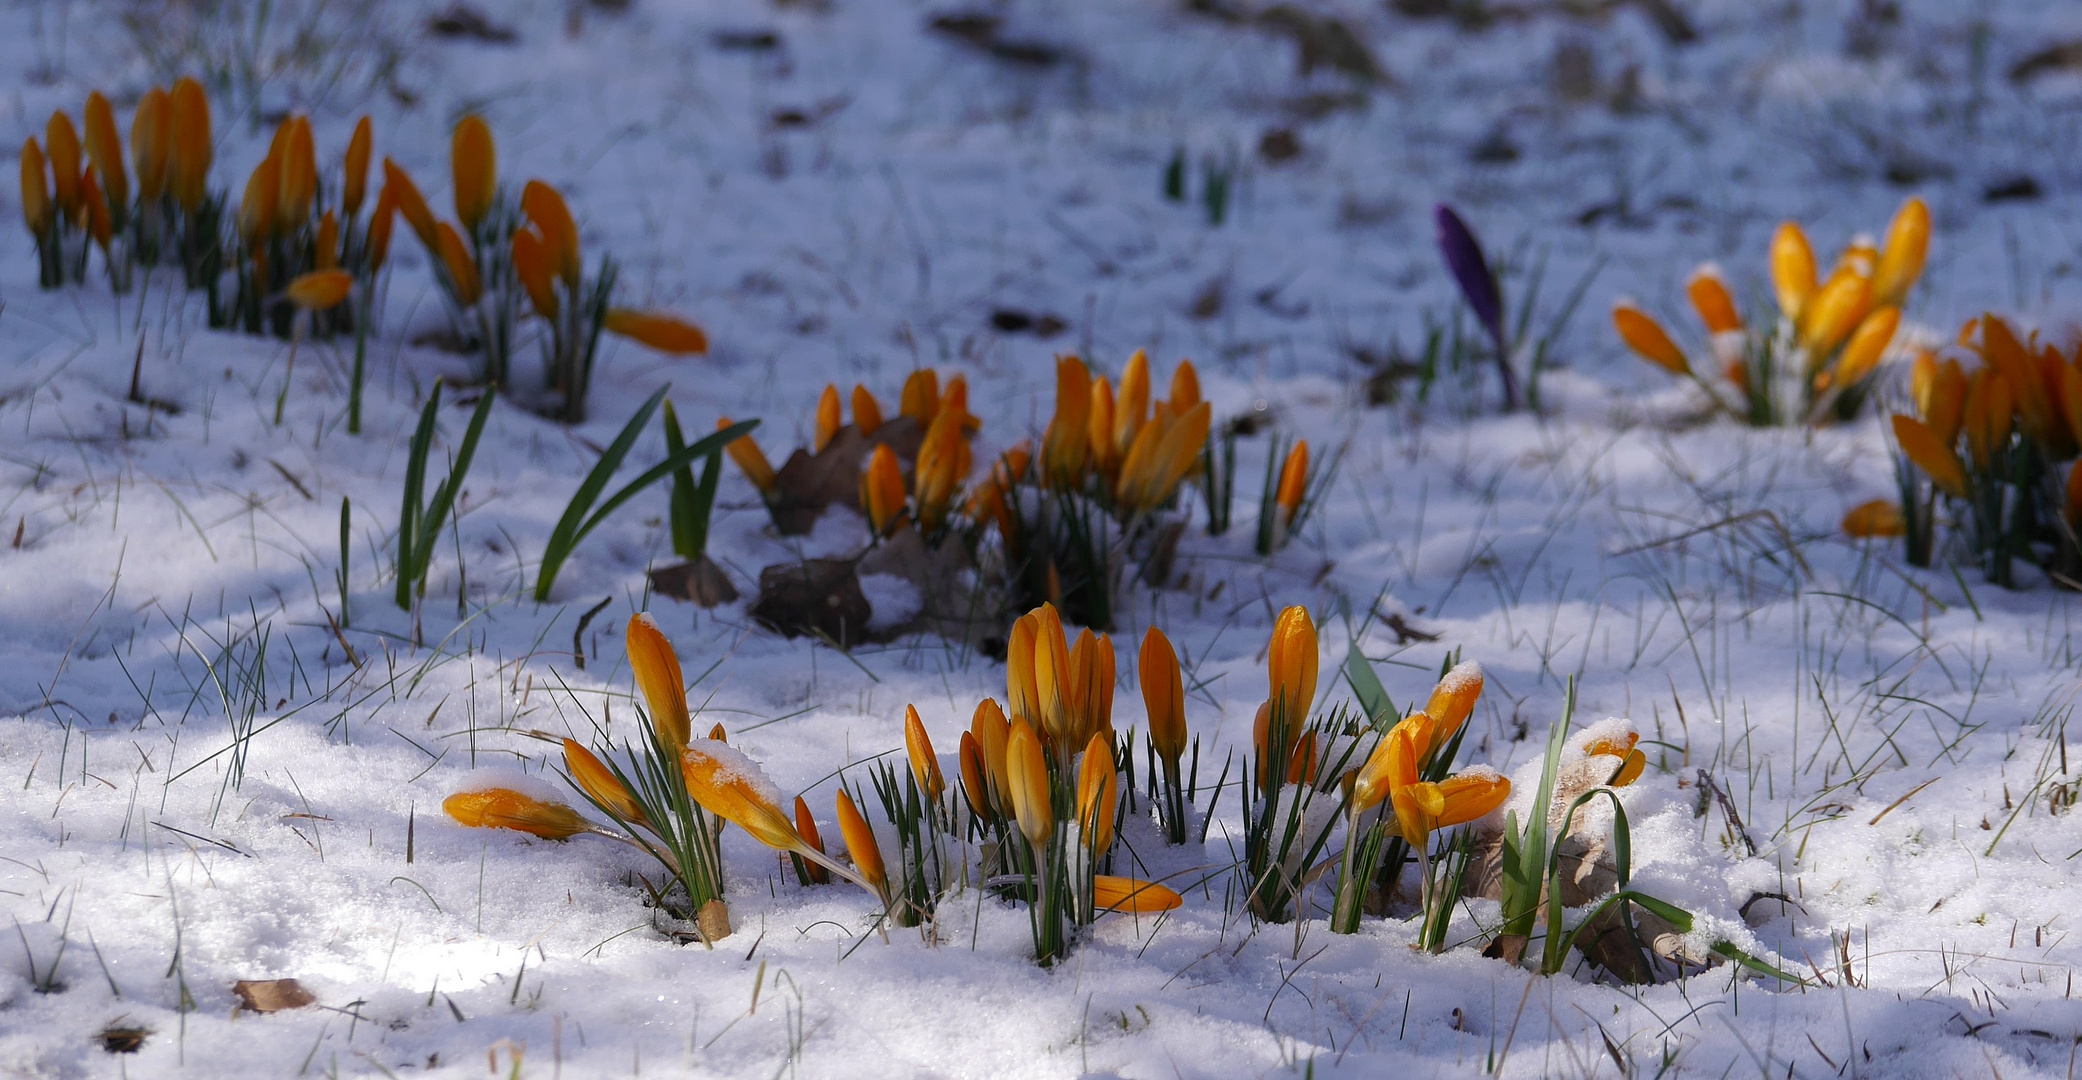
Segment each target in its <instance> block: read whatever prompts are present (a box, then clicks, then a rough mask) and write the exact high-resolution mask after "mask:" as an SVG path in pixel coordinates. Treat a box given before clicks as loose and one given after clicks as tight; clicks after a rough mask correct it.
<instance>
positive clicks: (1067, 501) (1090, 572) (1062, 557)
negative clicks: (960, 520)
mask: <svg viewBox="0 0 2082 1080" xmlns="http://www.w3.org/2000/svg"><path fill="white" fill-rule="evenodd" d="M1211 416H1212V410H1211V406H1209V404H1208V403H1207V402H1206V401H1203V400H1201V397H1200V379H1199V376H1198V374H1197V373H1196V372H1195V371H1194V369H1193V366H1192V362H1191V361H1185V360H1182V361H1180V362H1179V365H1178V367H1177V368H1175V369H1174V370H1173V372H1172V377H1171V381H1170V396H1169V397H1168V398H1164V399H1153V398H1152V396H1151V374H1150V370H1149V357H1148V355H1147V354H1146V353H1144V352H1142V351H1140V350H1138V351H1136V353H1135V354H1134V355H1133V356H1131V357H1129V358H1128V362H1127V364H1126V366H1125V367H1124V368H1123V369H1122V373H1121V378H1120V384H1119V387H1118V391H1116V388H1115V386H1114V383H1113V381H1112V380H1111V379H1109V378H1107V377H1105V376H1099V377H1094V376H1093V375H1092V372H1091V369H1090V368H1089V367H1087V366H1086V365H1085V363H1084V361H1083V360H1081V359H1079V358H1077V357H1074V356H1065V357H1059V358H1058V359H1057V360H1056V402H1055V413H1054V415H1053V416H1052V417H1051V418H1050V420H1049V423H1048V427H1047V430H1046V432H1045V433H1044V434H1043V436H1042V439H1041V444H1040V450H1039V452H1038V454H1036V455H1033V456H1032V457H1029V455H1028V454H1027V453H1025V452H1024V451H1021V452H1020V453H1018V454H1016V455H1015V454H1007V455H1006V456H1005V457H1004V458H1003V459H1001V460H1000V462H999V465H998V467H997V468H995V469H994V470H993V473H992V477H991V482H990V483H989V484H988V485H986V486H985V487H984V488H983V490H981V491H979V493H978V502H979V504H980V505H979V507H978V509H979V512H980V513H982V514H983V515H984V516H986V517H987V518H988V519H989V520H990V521H991V522H992V523H993V524H995V525H996V527H997V531H998V534H999V536H1000V539H1001V540H1002V542H1003V546H1004V552H1005V558H1006V564H1007V568H1008V574H1007V576H1008V578H1009V579H1010V581H1011V582H1012V585H1013V592H1014V594H1015V595H1016V596H1018V597H1020V598H1021V603H1022V605H1031V604H1038V603H1040V602H1043V601H1047V602H1050V603H1053V604H1056V605H1058V606H1060V607H1063V608H1064V609H1065V610H1066V611H1068V612H1070V613H1071V614H1073V615H1074V616H1075V617H1076V618H1077V620H1078V621H1080V622H1083V623H1085V624H1087V625H1091V626H1100V627H1104V626H1108V625H1111V623H1112V622H1113V603H1114V591H1115V590H1116V589H1117V588H1118V587H1119V585H1120V583H1121V582H1122V581H1123V580H1124V579H1126V578H1127V577H1129V576H1130V575H1131V574H1132V575H1133V576H1136V577H1140V578H1141V579H1143V580H1144V581H1146V582H1148V583H1150V584H1152V585H1162V584H1164V583H1165V578H1166V577H1167V576H1168V573H1169V561H1170V553H1171V552H1172V550H1173V549H1174V547H1175V544H1176V532H1177V529H1178V528H1181V527H1182V523H1181V522H1177V521H1174V520H1172V518H1171V514H1172V511H1173V510H1174V508H1175V507H1176V505H1177V502H1178V498H1179V492H1180V488H1181V485H1183V484H1184V483H1185V481H1186V480H1187V478H1188V477H1189V476H1191V475H1193V474H1194V473H1195V472H1196V471H1197V470H1200V469H1202V468H1203V467H1204V461H1205V457H1206V451H1207V440H1208V428H1209V422H1210V417H1211Z"/></svg>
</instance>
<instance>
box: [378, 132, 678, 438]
mask: <svg viewBox="0 0 2082 1080" xmlns="http://www.w3.org/2000/svg"><path fill="white" fill-rule="evenodd" d="M449 162H450V171H451V174H452V182H453V185H454V188H455V214H456V222H457V224H450V223H449V222H446V221H441V220H438V219H437V218H436V217H435V216H434V212H433V209H432V207H430V206H429V205H428V203H427V201H426V198H425V196H423V195H421V194H420V191H419V188H418V186H417V185H416V184H414V183H413V181H412V178H411V176H410V175H409V174H408V173H406V172H405V170H404V169H403V168H402V167H400V166H399V165H398V164H397V163H396V162H394V161H391V160H390V159H389V158H385V159H384V161H383V174H384V186H385V189H386V191H390V190H395V192H396V196H395V203H396V205H397V208H398V212H399V213H400V214H401V215H402V216H403V217H404V218H405V221H406V224H408V225H410V226H411V228H412V231H413V232H414V233H415V234H416V235H418V237H419V240H420V243H421V244H422V245H424V246H425V247H426V250H427V254H428V256H429V257H430V258H431V259H432V260H433V263H434V268H435V270H434V277H435V281H436V282H437V283H438V284H439V285H440V287H441V291H442V293H443V295H444V296H446V297H447V299H448V303H449V311H450V314H451V315H452V317H453V319H454V324H455V329H456V333H457V335H458V337H459V338H460V339H461V340H463V341H464V342H466V343H468V344H469V345H470V346H471V347H472V348H474V349H475V350H477V351H478V352H479V353H481V354H482V355H483V357H484V361H485V375H486V378H487V379H489V380H490V381H491V382H493V383H495V384H497V385H498V386H499V387H500V388H501V389H509V390H510V389H511V388H512V387H513V382H512V358H513V353H514V351H515V350H516V349H517V348H518V347H519V345H520V337H519V334H520V330H521V328H522V320H523V318H524V317H525V316H526V315H528V314H533V315H534V316H535V317H536V318H538V319H540V320H541V321H542V323H543V324H544V325H543V328H542V332H541V334H540V340H541V345H542V357H543V376H544V383H545V388H546V389H547V390H548V391H549V392H550V393H551V395H552V398H553V400H552V402H551V403H550V405H549V406H548V408H547V410H546V411H548V412H550V413H551V414H553V415H555V416H556V417H558V418H559V419H562V420H564V421H566V422H569V423H578V422H580V421H583V420H584V419H585V413H586V402H587V399H588V397H589V396H590V394H591V390H592V380H593V367H594V362H595V358H596V356H597V354H598V351H599V345H600V334H601V333H602V331H606V332H610V333H614V334H617V335H620V336H622V337H626V338H628V339H630V340H632V341H635V342H638V343H639V344H642V345H645V346H648V347H650V348H653V349H657V350H658V351H660V352H665V353H671V354H696V353H703V352H707V351H708V337H707V335H706V334H705V333H704V332H703V331H702V330H701V328H700V327H698V326H695V325H694V324H692V323H689V322H687V321H685V320H683V319H681V318H679V317H677V316H674V315H671V314H667V313H664V312H656V311H641V310H635V309H629V308H621V307H617V306H615V305H614V286H615V277H616V270H615V263H614V260H613V259H612V258H611V257H609V256H606V255H602V256H601V258H600V262H599V264H598V267H597V268H596V269H595V271H594V272H593V274H592V275H591V276H590V277H588V276H587V275H586V273H585V265H584V259H583V256H582V253H581V251H580V249H579V236H578V225H577V222H576V220H575V219H574V218H573V217H572V216H571V210H570V208H569V206H567V205H566V204H565V202H564V197H563V196H562V195H560V194H558V192H557V190H556V189H555V188H553V187H551V186H550V185H549V184H547V183H545V182H543V181H541V180H529V181H528V182H527V183H526V184H524V185H523V186H522V188H521V192H520V196H519V198H518V199H515V198H513V197H512V196H511V195H509V194H508V192H509V189H507V188H504V187H502V186H501V185H500V183H499V171H498V150H497V147H496V145H495V143H494V142H493V139H492V133H491V127H490V126H489V125H488V124H486V123H485V121H484V119H483V118H482V117H480V116H477V115H474V114H472V115H469V116H465V117H463V119H462V120H461V121H459V122H458V123H457V124H456V127H455V131H454V133H453V135H452V136H451V138H450V141H449ZM458 225H460V228H458Z"/></svg>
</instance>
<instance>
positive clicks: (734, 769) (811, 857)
mask: <svg viewBox="0 0 2082 1080" xmlns="http://www.w3.org/2000/svg"><path fill="white" fill-rule="evenodd" d="M625 644H626V647H627V649H628V655H629V667H630V670H631V671H632V672H633V674H634V675H635V679H636V687H637V690H638V691H639V693H640V695H641V698H642V701H643V703H644V705H645V706H646V709H645V712H646V713H647V717H648V720H647V722H646V723H645V724H644V725H643V726H642V733H641V740H640V741H639V742H634V743H632V742H630V741H627V740H624V741H623V742H622V743H621V744H620V745H619V746H617V745H613V744H611V743H603V744H600V745H596V746H595V747H590V748H589V747H587V746H585V745H584V744H582V743H580V742H578V741H577V740H575V739H569V738H566V739H562V740H560V741H561V743H562V746H563V764H564V775H565V778H566V780H567V781H568V782H569V783H570V785H571V787H572V788H573V789H574V790H575V791H577V792H578V793H579V794H580V795H582V796H583V797H584V798H585V800H586V801H587V802H589V803H591V804H592V806H593V807H594V809H596V810H598V811H599V812H600V813H601V814H602V815H604V816H606V817H607V819H608V820H609V821H611V822H613V826H614V827H612V828H610V827H607V826H602V825H599V824H596V823H594V822H591V821H588V820H587V819H586V818H585V817H584V816H583V815H580V814H579V813H578V812H577V811H575V810H573V809H572V808H571V807H570V806H568V805H566V804H564V803H562V802H560V801H557V800H555V799H553V798H548V797H545V796H542V795H539V794H531V793H528V792H523V791H520V790H516V789H514V788H512V787H472V788H466V789H464V790H463V791H460V792H457V793H456V794H454V795H451V796H449V797H448V799H447V801H445V802H444V803H443V804H442V809H444V810H445V811H447V813H448V815H449V816H450V817H452V818H454V819H455V820H456V821H457V822H459V823H461V824H463V825H466V826H470V827H473V828H502V829H514V830H518V831H520V832H525V833H529V834H532V835H534V836H539V837H542V838H544V839H549V840H565V839H569V838H571V837H573V836H576V835H579V834H580V833H592V834H595V835H599V836H605V837H608V838H610V839H614V840H618V841H621V842H623V843H627V844H630V845H632V846H634V847H636V848H638V849H639V850H641V851H643V852H645V853H646V854H648V855H650V856H651V857H652V858H654V859H656V860H657V861H658V864H659V866H660V867H662V868H663V870H664V871H665V875H664V877H662V878H660V879H658V880H655V881H654V880H651V879H648V878H646V879H644V885H645V887H646V889H647V890H648V891H649V892H650V894H651V898H652V903H653V906H654V908H656V909H657V910H659V911H661V912H667V913H671V914H675V915H678V916H679V917H680V918H682V919H684V920H687V921H690V922H692V923H693V924H694V926H695V927H696V933H697V934H698V936H699V937H700V938H701V940H703V941H706V942H714V941H716V940H718V939H720V938H722V937H725V936H728V935H729V933H730V932H731V927H730V913H729V908H728V906H727V905H726V904H725V902H724V895H723V855H722V848H721V846H720V845H719V844H718V842H717V840H718V835H719V833H720V831H721V828H722V825H723V824H724V823H726V822H727V823H729V824H732V825H736V826H737V827H738V828H740V829H743V830H744V831H745V832H746V834H748V835H750V836H752V837H753V838H754V839H756V840H758V841H759V842H761V843H763V844H765V845H767V846H768V847H771V848H775V849H777V850H780V851H784V852H787V853H788V854H790V855H792V856H794V857H796V858H797V859H798V860H802V861H803V863H804V864H806V865H810V866H814V867H816V868H817V870H818V871H819V872H820V873H821V874H824V875H834V874H835V875H837V876H839V877H841V878H844V879H846V880H848V881H852V882H854V883H856V884H858V885H860V886H861V887H862V888H865V889H867V890H868V891H870V892H874V893H877V894H878V895H879V893H880V890H879V887H878V886H877V885H876V884H875V883H874V881H873V880H872V879H871V877H870V876H869V875H868V874H867V873H866V872H865V868H863V867H858V866H846V865H844V864H841V863H839V862H837V861H835V860H833V859H832V858H830V857H829V856H827V855H825V853H824V850H823V847H822V844H821V842H819V841H818V839H817V835H816V832H815V829H814V823H812V824H811V827H810V829H809V830H807V831H808V835H807V836H805V835H804V832H803V831H799V830H798V828H797V826H796V823H795V822H793V821H791V820H790V819H789V817H788V816H787V815H786V814H785V813H783V812H782V810H781V808H780V796H779V794H778V792H777V791H775V789H774V786H773V782H772V781H771V780H769V779H767V777H766V773H765V772H764V770H762V769H760V768H759V766H758V765H757V764H756V763H754V762H753V761H752V760H751V759H750V758H748V757H746V756H745V755H744V754H742V753H740V752H738V751H737V750H735V749H734V748H732V747H731V746H730V745H729V743H728V742H727V741H726V739H725V736H724V732H723V729H722V726H721V725H717V726H715V727H714V728H713V729H711V731H710V732H709V737H708V738H706V739H696V738H694V737H693V717H692V715H691V714H690V712H689V710H688V708H687V690H686V682H685V676H684V675H683V673H682V671H681V668H680V662H679V657H678V655H677V653H675V652H674V650H673V647H672V643H671V642H670V641H668V640H667V639H666V637H665V635H664V634H663V633H662V632H660V631H659V629H658V625H657V623H656V622H655V621H653V620H652V619H651V617H650V616H649V615H647V614H638V615H634V616H631V617H630V619H629V626H628V630H627V633H626V637H625Z"/></svg>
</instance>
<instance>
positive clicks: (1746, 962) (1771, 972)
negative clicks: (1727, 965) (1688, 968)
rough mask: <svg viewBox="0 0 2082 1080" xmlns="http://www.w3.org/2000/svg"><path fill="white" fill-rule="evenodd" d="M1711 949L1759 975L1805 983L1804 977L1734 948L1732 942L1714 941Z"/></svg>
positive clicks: (1799, 984)
mask: <svg viewBox="0 0 2082 1080" xmlns="http://www.w3.org/2000/svg"><path fill="white" fill-rule="evenodd" d="M1713 951H1714V953H1715V954H1716V955H1719V956H1722V957H1725V958H1726V959H1727V960H1728V961H1729V962H1731V963H1733V964H1735V965H1737V966H1739V967H1744V968H1747V969H1749V970H1750V971H1754V972H1756V973H1757V974H1759V975H1767V976H1770V977H1771V978H1774V979H1782V980H1784V981H1786V982H1789V983H1793V984H1795V985H1798V986H1805V985H1807V980H1806V979H1803V978H1801V977H1800V976H1798V975H1793V974H1790V973H1788V972H1786V971H1785V970H1784V969H1782V968H1779V967H1777V966H1775V965H1773V964H1771V963H1770V962H1768V961H1765V960H1762V959H1759V958H1758V957H1756V956H1755V955H1753V954H1751V953H1747V952H1744V951H1743V950H1741V949H1738V948H1736V947H1735V944H1734V943H1733V942H1729V941H1716V942H1714V943H1713Z"/></svg>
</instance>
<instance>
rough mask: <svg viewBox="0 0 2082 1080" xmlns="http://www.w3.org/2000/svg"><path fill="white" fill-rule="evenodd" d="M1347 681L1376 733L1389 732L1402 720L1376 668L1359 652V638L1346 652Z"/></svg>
mask: <svg viewBox="0 0 2082 1080" xmlns="http://www.w3.org/2000/svg"><path fill="white" fill-rule="evenodd" d="M1345 681H1346V682H1348V683H1351V684H1352V695H1353V696H1354V697H1356V698H1358V699H1359V707H1360V708H1362V709H1365V710H1366V719H1367V722H1368V723H1369V724H1372V725H1373V728H1374V730H1375V731H1382V732H1385V731H1387V730H1388V728H1389V726H1390V725H1392V724H1394V723H1395V721H1396V720H1397V719H1399V718H1400V714H1398V713H1397V712H1396V711H1395V702H1394V701H1392V700H1390V698H1389V697H1388V688H1387V687H1385V686H1382V685H1381V677H1380V676H1379V675H1376V674H1375V673H1374V666H1373V665H1372V664H1371V663H1368V662H1367V659H1366V655H1365V654H1364V653H1362V652H1360V651H1359V640H1358V639H1357V638H1354V639H1353V640H1352V644H1351V646H1350V647H1348V648H1347V649H1346V650H1345Z"/></svg>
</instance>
